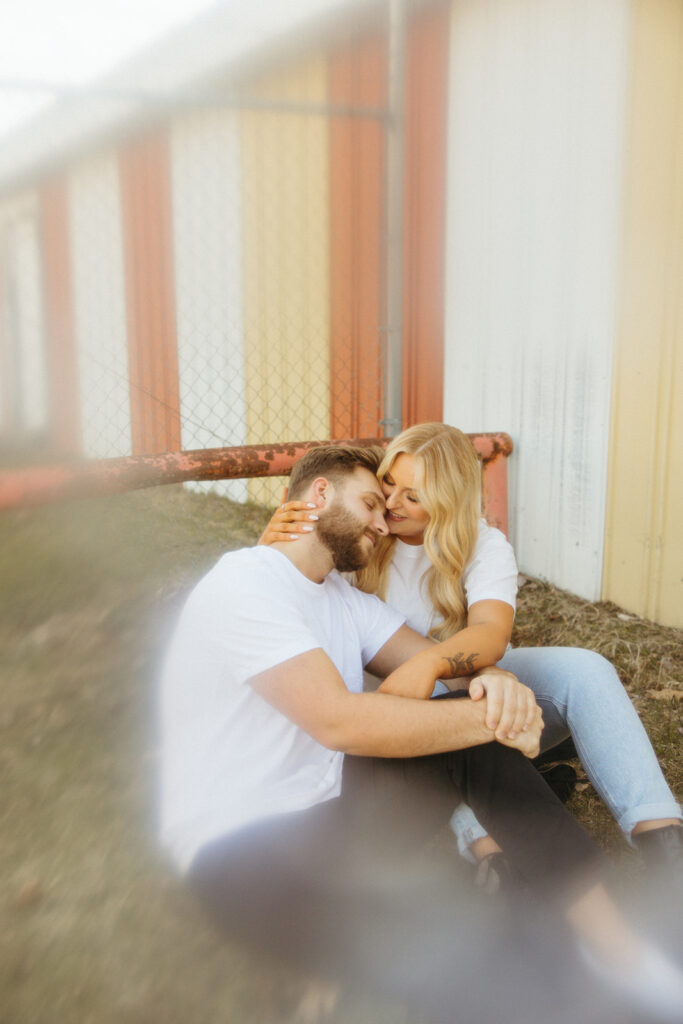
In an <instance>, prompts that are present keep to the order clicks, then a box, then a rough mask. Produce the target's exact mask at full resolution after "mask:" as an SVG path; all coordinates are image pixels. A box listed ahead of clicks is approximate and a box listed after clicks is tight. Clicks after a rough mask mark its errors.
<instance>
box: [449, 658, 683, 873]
mask: <svg viewBox="0 0 683 1024" xmlns="http://www.w3.org/2000/svg"><path fill="white" fill-rule="evenodd" d="M498 667H499V668H504V669H507V670H508V671H509V672H514V674H515V675H516V676H517V678H518V679H519V681H520V682H522V683H524V684H525V685H526V686H528V687H530V689H532V690H533V691H534V693H535V695H536V700H537V702H538V704H539V706H540V707H541V710H542V711H543V722H544V725H543V734H542V737H541V750H542V751H543V750H548V749H549V748H550V747H554V746H555V744H557V743H560V742H561V741H562V740H564V739H566V738H567V737H568V736H569V735H570V734H571V736H572V737H573V739H574V744H575V746H576V750H577V752H578V755H579V757H580V758H581V763H582V764H583V767H584V769H585V772H586V775H587V776H588V778H589V779H590V781H591V783H592V784H593V787H594V788H595V789H596V791H597V792H598V793H599V795H600V796H601V797H602V799H603V800H604V802H605V803H606V804H607V806H608V808H609V809H610V811H611V812H612V814H613V816H614V818H615V820H616V821H617V824H618V825H619V827H620V828H621V830H622V832H623V833H624V835H625V836H626V838H627V839H629V840H630V834H631V831H632V830H633V828H634V827H635V826H636V825H637V824H638V822H639V821H647V820H654V819H656V818H680V817H683V815H682V813H681V808H680V807H679V805H678V804H677V802H676V800H675V798H674V796H673V794H672V792H671V790H670V789H669V787H668V785H667V783H666V780H665V779H664V776H663V775H662V771H661V768H660V767H659V764H658V762H657V758H656V756H655V752H654V750H653V749H652V745H651V743H650V740H649V739H648V736H647V733H646V732H645V729H644V728H643V726H642V724H641V721H640V719H639V718H638V715H637V713H636V710H635V708H634V707H633V705H632V703H631V701H630V699H629V696H628V694H627V693H626V691H625V689H624V687H623V685H622V683H621V680H620V679H619V676H618V675H617V673H616V670H615V669H614V666H613V665H612V664H611V663H610V662H609V661H607V659H606V658H603V657H602V655H601V654H596V653H595V651H586V650H582V649H581V648H579V647H520V648H517V649H516V650H509V651H508V652H507V654H506V655H505V657H504V658H503V659H502V660H501V661H499V662H498ZM451 828H452V829H453V832H454V833H455V835H456V837H457V840H458V848H459V849H460V852H461V853H462V854H463V856H465V857H468V859H471V855H468V850H467V848H468V847H469V845H470V843H472V842H473V841H474V840H475V839H479V838H481V837H483V836H485V835H486V832H485V831H484V829H483V828H482V827H481V825H480V824H479V822H478V821H477V819H476V818H475V816H474V814H473V813H472V811H471V810H470V808H469V807H467V805H466V804H461V805H460V806H459V807H458V808H457V810H456V811H455V814H454V815H453V817H452V819H451Z"/></svg>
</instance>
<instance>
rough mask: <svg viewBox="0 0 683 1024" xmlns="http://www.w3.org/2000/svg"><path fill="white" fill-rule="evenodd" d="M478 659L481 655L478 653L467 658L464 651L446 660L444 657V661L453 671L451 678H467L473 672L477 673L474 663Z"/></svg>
mask: <svg viewBox="0 0 683 1024" xmlns="http://www.w3.org/2000/svg"><path fill="white" fill-rule="evenodd" d="M478 657H479V653H478V652H477V651H475V652H474V654H468V655H467V657H465V654H464V652H463V651H459V652H458V654H455V655H454V656H453V657H452V658H446V657H445V656H444V661H446V662H447V663H448V667H449V668H450V670H451V676H465V675H469V674H470V673H472V672H476V668H475V665H474V661H475V658H478Z"/></svg>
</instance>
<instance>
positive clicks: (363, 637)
mask: <svg viewBox="0 0 683 1024" xmlns="http://www.w3.org/2000/svg"><path fill="white" fill-rule="evenodd" d="M349 598H350V605H351V608H352V611H353V616H354V620H355V623H356V628H357V630H358V636H359V639H360V643H361V657H362V660H363V666H365V665H367V664H368V662H370V661H372V659H373V658H374V657H375V655H376V654H377V652H378V651H379V650H380V649H381V648H382V647H384V645H385V643H386V642H387V640H389V638H390V637H392V636H393V635H394V633H395V632H396V630H397V629H400V628H401V626H402V625H403V624H404V622H405V617H404V616H403V615H401V613H400V612H397V611H396V610H395V609H394V608H390V607H389V605H388V604H385V603H384V601H381V600H380V599H379V597H376V596H375V595H374V594H366V593H365V592H364V591H362V590H357V589H356V588H355V587H349Z"/></svg>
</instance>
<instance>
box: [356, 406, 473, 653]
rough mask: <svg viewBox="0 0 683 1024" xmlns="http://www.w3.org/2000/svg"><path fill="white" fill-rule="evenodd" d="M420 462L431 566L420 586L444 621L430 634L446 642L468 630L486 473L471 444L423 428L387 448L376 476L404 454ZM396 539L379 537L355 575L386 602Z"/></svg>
mask: <svg viewBox="0 0 683 1024" xmlns="http://www.w3.org/2000/svg"><path fill="white" fill-rule="evenodd" d="M402 453H404V454H406V455H410V456H412V458H413V459H414V460H415V489H416V491H417V494H418V498H419V500H420V503H421V504H422V506H423V508H424V509H425V511H426V512H427V514H428V515H429V521H428V522H427V525H426V527H425V533H424V546H425V552H426V553H427V557H428V558H429V561H430V562H431V566H430V568H429V569H428V570H427V572H426V573H425V574H424V576H423V577H422V581H421V584H420V585H421V586H424V587H425V588H426V593H427V597H428V598H429V600H430V602H431V603H432V605H433V607H434V608H435V610H436V611H437V613H438V615H439V617H440V618H441V619H442V620H443V621H442V622H441V623H440V624H439V625H437V626H435V627H433V628H432V629H431V630H430V636H432V637H434V639H435V640H445V639H446V638H447V637H449V636H452V635H453V633H457V632H458V630H459V629H462V628H463V626H464V625H465V622H466V618H467V600H466V597H465V590H464V588H463V585H462V574H463V572H464V570H465V568H466V567H467V565H468V563H469V562H470V560H471V558H472V556H473V554H474V548H475V545H476V542H477V533H478V529H479V518H480V515H481V512H480V507H481V497H480V493H481V470H480V466H479V460H478V458H477V454H476V452H475V450H474V447H473V445H472V442H471V441H470V440H469V438H468V437H467V436H466V435H465V434H463V433H462V431H461V430H458V429H457V428H456V427H449V426H447V425H446V424H444V423H420V424H418V425H417V426H414V427H408V429H407V430H404V431H402V433H400V434H399V435H398V436H397V437H395V438H394V439H393V441H391V443H390V444H389V445H388V446H387V450H386V454H385V456H384V458H383V459H382V462H381V463H380V466H379V469H378V470H377V477H378V479H379V481H380V483H381V481H382V480H383V478H384V476H385V474H386V473H389V472H391V467H392V465H393V464H394V461H395V459H396V457H397V456H398V455H400V454H402ZM396 540H397V538H396V537H395V536H388V537H380V538H379V541H378V543H377V545H376V547H375V550H374V552H373V556H372V559H371V561H370V563H369V564H368V565H367V566H365V567H364V568H363V569H361V570H359V571H358V572H357V573H356V585H357V586H358V587H359V589H360V590H365V591H367V592H369V593H374V594H378V595H379V596H380V597H385V596H386V591H387V583H388V577H389V566H390V565H391V561H392V558H393V556H394V545H395V543H396Z"/></svg>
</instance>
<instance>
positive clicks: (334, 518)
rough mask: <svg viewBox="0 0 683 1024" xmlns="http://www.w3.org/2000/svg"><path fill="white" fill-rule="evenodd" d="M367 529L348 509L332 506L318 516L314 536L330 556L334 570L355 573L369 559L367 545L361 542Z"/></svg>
mask: <svg viewBox="0 0 683 1024" xmlns="http://www.w3.org/2000/svg"><path fill="white" fill-rule="evenodd" d="M368 529H370V528H369V527H367V526H363V524H362V523H361V521H360V519H356V517H355V516H354V515H353V513H352V512H349V510H348V509H346V508H343V507H341V508H340V507H339V506H338V505H333V506H332V508H329V509H328V510H327V511H326V512H325V513H323V514H322V515H321V516H320V521H319V523H318V526H317V528H316V535H317V537H318V540H319V541H321V542H322V543H323V544H324V545H325V547H326V548H327V549H328V550H329V552H330V554H331V555H332V561H333V563H334V567H335V569H338V570H339V572H355V570H356V569H362V568H363V566H364V565H367V563H368V561H369V559H370V552H369V551H368V549H367V545H364V544H363V542H362V539H363V537H364V536H365V533H366V530H368ZM373 532H374V531H373Z"/></svg>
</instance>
